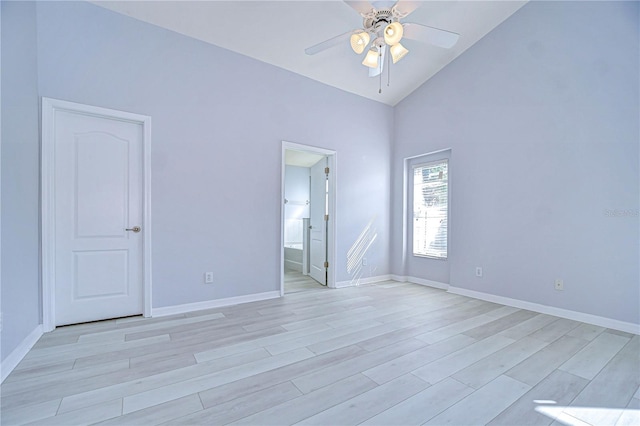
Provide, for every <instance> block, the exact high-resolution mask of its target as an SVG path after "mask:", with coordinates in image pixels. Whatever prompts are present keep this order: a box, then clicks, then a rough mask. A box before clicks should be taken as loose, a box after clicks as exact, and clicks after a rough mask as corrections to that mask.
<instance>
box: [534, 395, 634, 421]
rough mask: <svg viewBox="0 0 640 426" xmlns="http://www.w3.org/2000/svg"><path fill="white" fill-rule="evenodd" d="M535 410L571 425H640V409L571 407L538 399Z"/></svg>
mask: <svg viewBox="0 0 640 426" xmlns="http://www.w3.org/2000/svg"><path fill="white" fill-rule="evenodd" d="M534 403H536V404H539V405H538V406H537V407H536V408H535V410H536V411H537V412H538V413H540V414H544V415H545V416H547V417H549V418H552V419H554V420H556V421H558V422H560V423H562V424H565V425H569V426H583V425H586V426H590V425H616V426H622V425H636V426H637V425H640V410H635V409H629V408H607V407H569V406H561V405H555V401H542V400H536V401H534Z"/></svg>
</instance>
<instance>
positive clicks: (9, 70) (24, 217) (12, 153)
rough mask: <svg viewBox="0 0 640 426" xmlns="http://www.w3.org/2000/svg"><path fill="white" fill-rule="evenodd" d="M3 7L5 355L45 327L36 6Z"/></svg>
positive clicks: (3, 277)
mask: <svg viewBox="0 0 640 426" xmlns="http://www.w3.org/2000/svg"><path fill="white" fill-rule="evenodd" d="M0 7H1V8H2V34H1V35H2V82H1V83H2V101H1V108H2V154H1V158H2V166H1V168H2V179H1V182H2V191H1V192H2V201H1V205H2V232H1V235H2V241H1V244H2V259H1V261H2V276H1V278H0V279H1V283H2V284H1V292H2V297H1V299H2V315H3V326H2V354H1V359H3V360H4V359H5V358H6V357H7V356H8V355H9V354H10V353H11V352H12V351H13V350H14V349H15V348H16V347H17V346H18V345H19V344H20V343H21V342H22V341H23V340H24V338H25V337H27V335H28V334H29V333H31V332H32V331H33V330H34V329H35V328H36V327H37V326H38V324H39V323H40V307H39V306H40V296H39V294H40V293H39V291H40V290H39V272H38V271H39V236H38V235H39V234H38V229H39V213H38V212H39V199H40V195H39V179H40V177H39V176H40V174H39V173H40V172H39V170H40V166H39V155H40V154H39V130H38V129H39V127H38V126H39V124H38V123H39V118H38V92H37V86H36V82H37V57H36V7H35V4H34V3H20V2H5V1H3V2H2V3H1V5H0Z"/></svg>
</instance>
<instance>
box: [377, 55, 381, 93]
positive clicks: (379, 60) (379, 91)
mask: <svg viewBox="0 0 640 426" xmlns="http://www.w3.org/2000/svg"><path fill="white" fill-rule="evenodd" d="M378 64H379V66H382V48H380V56H379V59H378ZM378 93H382V70H380V88H379V89H378Z"/></svg>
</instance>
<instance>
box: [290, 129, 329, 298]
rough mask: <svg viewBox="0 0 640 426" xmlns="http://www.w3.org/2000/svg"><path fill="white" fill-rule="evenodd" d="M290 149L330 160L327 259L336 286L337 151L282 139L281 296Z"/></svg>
mask: <svg viewBox="0 0 640 426" xmlns="http://www.w3.org/2000/svg"><path fill="white" fill-rule="evenodd" d="M287 150H290V151H302V152H309V153H312V154H320V155H324V156H326V157H327V159H328V161H329V165H328V167H329V169H330V176H331V178H330V179H329V223H328V228H329V229H328V232H327V238H328V240H329V241H328V242H327V251H328V254H327V261H328V262H329V271H328V273H327V287H329V288H336V222H337V215H336V212H337V206H336V188H337V183H338V173H337V171H338V167H337V163H338V161H337V153H336V151H333V150H330V149H326V148H319V147H316V146H311V145H302V144H299V143H295V142H287V141H282V160H281V182H280V268H279V269H280V297H282V296H284V199H285V196H284V189H285V188H284V186H285V185H284V184H285V179H284V178H285V166H286V164H285V153H286V151H287Z"/></svg>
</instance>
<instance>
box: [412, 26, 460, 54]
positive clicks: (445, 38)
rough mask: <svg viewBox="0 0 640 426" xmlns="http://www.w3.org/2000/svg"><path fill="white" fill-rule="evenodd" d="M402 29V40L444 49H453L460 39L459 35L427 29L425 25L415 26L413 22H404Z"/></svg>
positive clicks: (431, 28)
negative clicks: (419, 42)
mask: <svg viewBox="0 0 640 426" xmlns="http://www.w3.org/2000/svg"><path fill="white" fill-rule="evenodd" d="M403 27H404V38H408V39H410V40H416V41H421V42H424V43H431V44H433V45H435V46H439V47H444V48H446V49H448V48H450V47H453V45H455V44H456V43H457V42H458V39H459V38H460V34H458V33H454V32H451V31H447V30H441V29H439V28H434V27H429V26H427V25H422V24H416V23H414V22H405V23H404V24H403Z"/></svg>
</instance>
